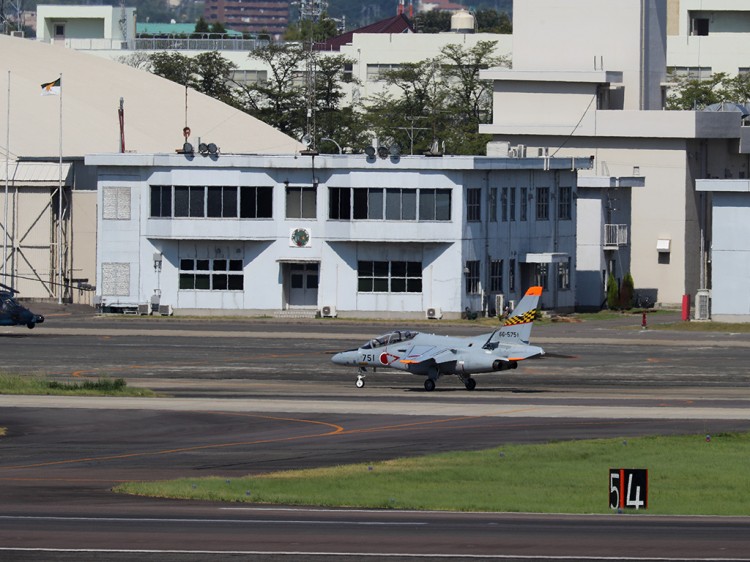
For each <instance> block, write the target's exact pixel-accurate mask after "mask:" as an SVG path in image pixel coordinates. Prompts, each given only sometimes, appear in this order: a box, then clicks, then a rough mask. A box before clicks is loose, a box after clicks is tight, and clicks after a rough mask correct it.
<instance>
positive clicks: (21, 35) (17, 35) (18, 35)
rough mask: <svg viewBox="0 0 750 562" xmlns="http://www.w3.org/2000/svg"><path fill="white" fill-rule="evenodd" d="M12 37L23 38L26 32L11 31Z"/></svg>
mask: <svg viewBox="0 0 750 562" xmlns="http://www.w3.org/2000/svg"><path fill="white" fill-rule="evenodd" d="M10 36H11V37H23V36H24V32H23V31H11V32H10Z"/></svg>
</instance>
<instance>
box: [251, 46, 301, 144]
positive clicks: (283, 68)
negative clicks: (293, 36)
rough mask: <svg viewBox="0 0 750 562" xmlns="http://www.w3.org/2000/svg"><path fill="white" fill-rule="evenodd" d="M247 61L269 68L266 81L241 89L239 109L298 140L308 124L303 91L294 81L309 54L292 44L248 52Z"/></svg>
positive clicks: (265, 47)
mask: <svg viewBox="0 0 750 562" xmlns="http://www.w3.org/2000/svg"><path fill="white" fill-rule="evenodd" d="M249 56H250V58H253V59H256V60H258V61H261V62H263V63H264V64H265V65H266V66H267V67H269V68H270V74H269V76H268V80H267V81H265V82H263V83H259V84H250V85H241V86H240V87H241V88H242V90H243V93H242V101H241V107H243V108H244V110H245V111H246V112H247V113H250V114H251V115H253V116H254V117H257V118H258V119H260V120H262V121H264V122H265V123H268V124H269V125H271V126H272V127H274V128H276V129H278V130H279V131H281V132H283V133H286V134H287V135H290V136H293V137H296V138H300V137H301V136H302V133H303V132H304V130H305V123H306V120H307V101H306V96H305V89H304V87H303V86H302V85H301V84H299V82H298V81H297V80H295V77H296V76H298V75H299V74H300V73H301V71H302V70H303V69H304V62H305V58H306V57H307V56H308V53H307V52H306V51H305V50H304V49H303V48H302V47H301V46H300V45H299V44H294V43H269V44H268V45H266V46H264V47H261V48H260V49H255V50H254V51H252V52H250V54H249Z"/></svg>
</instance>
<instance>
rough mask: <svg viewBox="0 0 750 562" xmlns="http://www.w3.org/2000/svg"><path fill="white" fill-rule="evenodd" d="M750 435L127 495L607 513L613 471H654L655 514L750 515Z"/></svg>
mask: <svg viewBox="0 0 750 562" xmlns="http://www.w3.org/2000/svg"><path fill="white" fill-rule="evenodd" d="M748 458H750V434H748V433H731V434H730V433H725V434H720V435H716V436H712V437H709V436H706V435H691V436H669V437H666V436H658V437H642V438H636V439H627V440H624V439H596V440H585V441H569V442H555V443H549V444H543V445H507V446H503V447H499V448H493V449H489V450H483V451H474V452H454V453H444V454H438V455H430V456H425V457H416V458H405V459H397V460H391V461H385V462H377V463H372V464H367V463H366V464H355V465H346V466H336V467H330V468H319V469H311V470H300V471H286V472H276V473H269V474H265V475H260V476H248V477H242V478H232V479H227V478H221V477H214V478H199V479H180V480H174V481H158V482H130V483H124V484H121V485H119V486H117V487H116V488H115V491H117V492H120V493H127V494H134V495H142V496H152V497H164V498H182V499H192V500H196V499H197V500H212V501H223V502H251V503H258V504H284V505H315V506H325V507H356V508H380V509H383V508H386V509H388V508H391V509H415V510H450V511H502V512H537V513H609V512H611V510H610V508H609V469H610V468H646V469H648V470H649V507H648V510H647V512H648V513H651V514H673V515H678V514H685V515H698V514H701V515H750V471H748V470H747V459H748Z"/></svg>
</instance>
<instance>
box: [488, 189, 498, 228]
mask: <svg viewBox="0 0 750 562" xmlns="http://www.w3.org/2000/svg"><path fill="white" fill-rule="evenodd" d="M488 205H489V211H490V222H497V188H496V187H491V188H490V201H489V203H488Z"/></svg>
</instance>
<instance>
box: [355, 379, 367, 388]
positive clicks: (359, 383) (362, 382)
mask: <svg viewBox="0 0 750 562" xmlns="http://www.w3.org/2000/svg"><path fill="white" fill-rule="evenodd" d="M354 384H355V385H356V386H357V388H362V387H364V386H365V379H357V382H355V383H354Z"/></svg>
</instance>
